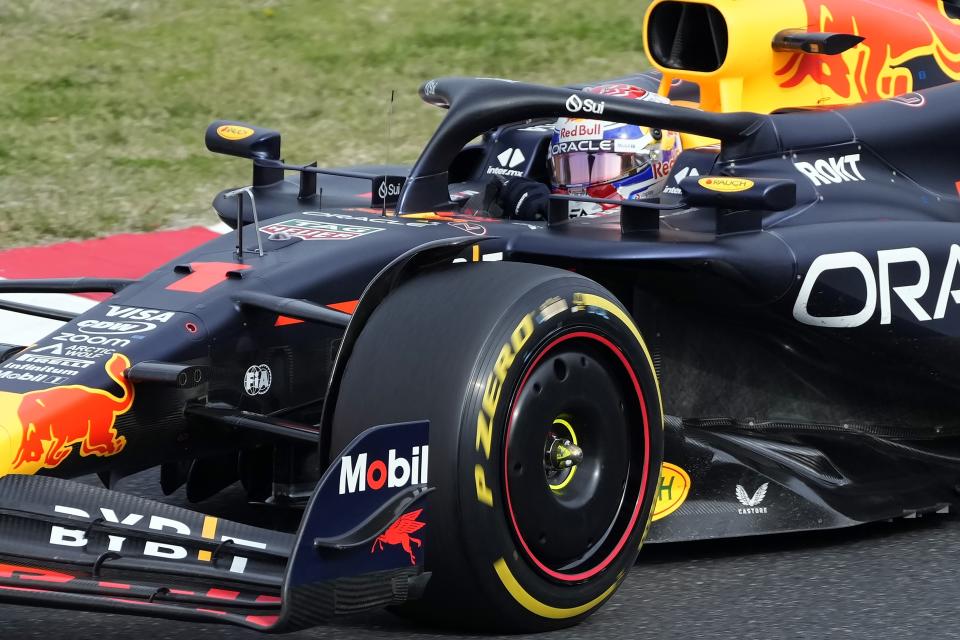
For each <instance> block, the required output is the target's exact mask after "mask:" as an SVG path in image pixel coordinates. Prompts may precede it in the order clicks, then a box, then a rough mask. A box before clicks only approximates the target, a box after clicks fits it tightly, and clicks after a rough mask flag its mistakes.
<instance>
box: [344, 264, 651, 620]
mask: <svg viewBox="0 0 960 640" xmlns="http://www.w3.org/2000/svg"><path fill="white" fill-rule="evenodd" d="M422 419H427V420H429V421H430V459H429V470H428V473H429V484H430V485H432V486H435V487H436V488H437V490H436V491H435V492H434V493H433V494H431V496H430V497H429V499H428V500H429V503H428V508H427V510H426V511H425V512H424V520H425V521H426V525H427V526H426V528H425V529H424V530H423V532H424V534H425V535H424V536H423V537H424V547H423V548H424V552H425V564H426V570H427V571H430V572H432V577H431V579H430V582H429V584H428V586H427V589H426V591H425V593H424V597H423V598H422V599H421V600H419V601H416V602H413V603H410V604H407V605H405V606H404V608H403V610H402V611H401V613H403V614H405V615H413V616H415V617H417V618H419V619H421V620H424V621H429V622H433V623H437V622H440V623H444V624H452V625H456V626H460V627H464V626H467V627H471V628H475V629H485V630H497V631H505V632H528V631H543V630H549V629H555V628H559V627H564V626H568V625H571V624H575V623H576V622H578V621H580V620H582V619H583V618H585V617H586V616H588V615H590V614H591V613H592V612H593V611H595V610H596V609H597V608H598V607H599V606H600V605H601V604H603V602H604V601H606V600H607V599H608V598H609V597H610V596H611V595H612V594H613V593H614V591H615V590H616V589H617V587H618V586H619V585H620V583H621V582H622V580H623V578H624V576H625V575H626V572H627V571H628V570H629V569H630V567H631V566H632V565H633V563H634V561H635V559H636V556H637V553H638V551H639V549H640V544H641V542H642V540H643V537H644V535H645V533H646V529H647V527H648V524H649V521H650V514H651V508H652V505H653V502H654V498H655V491H656V488H657V487H656V485H657V479H658V476H659V470H660V463H661V459H662V451H663V432H662V428H663V427H662V409H661V401H660V395H659V388H658V383H657V379H656V374H655V372H654V369H653V364H652V361H651V359H650V354H649V352H648V350H647V347H646V345H645V344H644V341H643V338H642V336H641V335H640V333H639V331H638V330H637V327H636V325H635V324H634V322H633V320H632V319H631V317H630V315H629V314H628V313H627V312H626V310H625V309H624V308H623V307H622V306H621V305H620V304H619V302H618V301H617V300H616V299H615V298H614V297H613V296H612V295H611V294H610V293H609V292H608V291H607V290H606V289H604V288H603V287H601V286H600V285H598V284H597V283H595V282H593V281H591V280H588V279H587V278H584V277H582V276H578V275H575V274H572V273H569V272H566V271H562V270H558V269H552V268H548V267H543V266H539V265H530V264H519V263H471V264H456V265H451V266H450V267H446V268H443V269H441V270H438V271H434V272H431V273H428V274H425V275H423V276H420V277H418V278H416V279H414V280H412V281H410V282H407V283H405V284H403V285H402V286H401V287H399V288H398V289H397V290H396V291H395V292H393V293H392V294H391V295H390V296H389V297H388V298H387V299H386V300H385V301H384V302H383V303H382V305H381V306H380V307H379V308H378V309H377V310H376V312H375V313H374V314H373V316H372V317H371V318H370V320H369V323H368V324H367V326H366V327H365V328H364V329H363V331H362V333H361V335H360V336H359V339H358V342H357V343H356V346H355V348H354V350H353V353H352V355H351V357H350V360H349V362H348V364H347V366H346V368H345V371H344V377H343V382H342V386H341V392H340V395H339V397H338V399H337V404H336V409H335V414H334V418H333V434H332V447H333V448H332V451H334V452H337V451H340V450H341V449H342V448H343V446H344V445H346V444H347V443H348V442H349V441H350V439H351V438H353V437H354V436H355V435H356V434H358V433H359V432H361V431H362V430H364V429H366V428H368V427H370V426H373V425H376V424H386V423H395V422H402V421H408V420H422ZM333 455H336V453H334V454H333Z"/></svg>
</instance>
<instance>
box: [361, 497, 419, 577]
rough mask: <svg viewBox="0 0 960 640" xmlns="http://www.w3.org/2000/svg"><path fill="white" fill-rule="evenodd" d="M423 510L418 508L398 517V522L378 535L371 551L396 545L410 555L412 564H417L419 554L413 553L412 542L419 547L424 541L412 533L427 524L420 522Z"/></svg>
mask: <svg viewBox="0 0 960 640" xmlns="http://www.w3.org/2000/svg"><path fill="white" fill-rule="evenodd" d="M422 512H423V509H417V510H416V511H410V512H409V513H405V514H403V515H402V516H400V517H399V518H397V521H396V522H394V523H393V524H392V525H390V526H389V527H388V528H387V530H386V531H384V532H383V533H382V534H380V535H379V536H377V539H376V540H374V541H373V546H372V547H370V553H373V552H374V551H383V550H384V549H385V547H386V546H391V545H395V546H399V547H400V548H401V549H403V550H404V551H406V552H407V553H408V554H409V555H410V564H412V565H415V564H417V556H415V555H414V553H413V547H412V546H411V543H412V544H415V545H417V547H422V546H423V541H422V540H420V539H419V538H414V537H413V536H412V535H410V534H412V533H416V532H417V531H419V530H420V529H422V528H424V527H425V526H426V524H427V523H426V522H420V520H418V518H419V517H420V514H421V513H422Z"/></svg>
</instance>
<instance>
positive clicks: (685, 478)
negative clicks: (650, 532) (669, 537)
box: [652, 462, 690, 522]
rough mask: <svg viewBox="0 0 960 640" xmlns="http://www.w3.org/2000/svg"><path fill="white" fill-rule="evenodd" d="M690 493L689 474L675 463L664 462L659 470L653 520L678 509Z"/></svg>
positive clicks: (664, 516)
mask: <svg viewBox="0 0 960 640" xmlns="http://www.w3.org/2000/svg"><path fill="white" fill-rule="evenodd" d="M688 495H690V476H689V474H687V472H686V471H684V470H683V469H681V468H680V467H678V466H677V465H675V464H670V463H669V462H664V463H663V467H662V469H661V470H660V487H659V489H658V490H657V500H656V502H655V503H654V506H653V516H652V519H653V521H654V522H656V521H657V520H660V519H661V518H666V517H667V516H668V515H670V514H671V513H673V512H674V511H676V510H677V509H679V508H680V507H681V506H682V505H683V503H684V501H685V500H686V499H687V496H688Z"/></svg>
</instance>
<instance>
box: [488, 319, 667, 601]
mask: <svg viewBox="0 0 960 640" xmlns="http://www.w3.org/2000/svg"><path fill="white" fill-rule="evenodd" d="M504 443H505V444H504V485H505V489H506V492H505V493H506V505H507V511H508V516H509V519H510V522H511V524H512V526H513V533H514V536H515V537H516V539H517V541H518V542H519V545H520V548H521V550H522V551H523V553H524V555H525V556H526V559H527V560H528V561H529V563H530V564H531V565H532V566H533V567H535V568H536V569H537V570H539V571H540V572H542V573H544V574H546V575H547V576H549V577H551V578H553V579H555V580H558V581H561V582H579V581H583V580H587V579H589V578H591V577H593V576H594V575H597V574H598V573H600V572H602V571H604V570H605V569H606V568H608V567H609V566H610V565H611V564H612V563H613V561H614V560H615V559H616V558H617V557H618V556H619V554H620V551H621V550H622V549H623V547H624V545H625V544H626V542H627V540H628V539H629V537H630V534H631V532H632V531H633V530H634V527H635V525H636V523H637V519H638V517H639V514H640V511H641V507H642V502H643V496H645V495H646V486H647V480H648V478H647V476H648V467H649V447H650V428H649V420H648V416H647V409H646V404H645V402H644V398H643V393H642V390H641V387H640V383H639V381H638V380H637V377H636V374H635V372H634V371H633V368H632V367H631V366H630V364H629V361H628V360H627V358H626V356H624V354H623V352H622V351H621V350H620V349H619V348H617V347H616V345H614V344H613V343H612V342H610V341H609V340H608V339H607V338H606V337H604V336H602V335H600V334H599V333H595V332H592V331H584V330H579V331H573V332H570V333H566V334H564V335H561V336H559V337H557V338H555V339H553V340H552V341H551V342H549V343H548V344H547V345H546V346H545V347H543V348H542V349H541V350H540V351H539V352H538V353H537V355H536V357H535V358H534V359H533V361H532V362H531V363H530V365H529V366H528V367H527V369H526V371H525V373H524V375H523V376H522V379H521V382H520V384H519V385H518V386H517V390H516V393H515V394H514V397H513V400H512V402H511V405H510V411H509V413H508V416H507V428H506V432H505V440H504ZM551 451H552V453H551ZM578 455H579V456H582V459H580V460H577V461H576V463H575V464H573V465H570V466H569V467H567V466H566V460H569V459H576V458H577V456H578ZM570 456H573V458H571V457H570ZM568 468H569V472H568V471H567V469H568Z"/></svg>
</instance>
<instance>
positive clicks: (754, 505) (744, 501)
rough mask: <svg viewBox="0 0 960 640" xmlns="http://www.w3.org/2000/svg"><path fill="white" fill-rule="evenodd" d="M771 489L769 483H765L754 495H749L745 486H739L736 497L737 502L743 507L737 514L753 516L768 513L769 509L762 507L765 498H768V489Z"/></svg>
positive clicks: (738, 509) (739, 508)
mask: <svg viewBox="0 0 960 640" xmlns="http://www.w3.org/2000/svg"><path fill="white" fill-rule="evenodd" d="M769 488H770V483H769V482H764V483H763V484H762V485H760V486H759V487H757V490H756V491H754V492H753V495H751V494H749V493H747V490H746V489H745V488H744V487H743V485H739V484H738V485H737V490H736V495H737V502H739V503H740V504H741V505H742V506H740V507H738V508H737V513H739V514H740V515H751V514H760V513H766V512H767V508H766V507H761V506H760V505H761V504H762V503H763V500H764V498H766V497H767V489H769Z"/></svg>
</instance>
